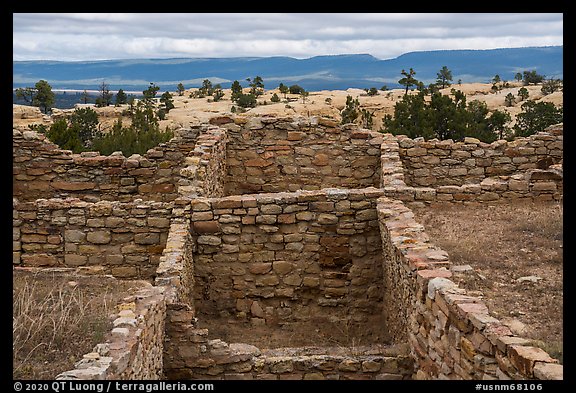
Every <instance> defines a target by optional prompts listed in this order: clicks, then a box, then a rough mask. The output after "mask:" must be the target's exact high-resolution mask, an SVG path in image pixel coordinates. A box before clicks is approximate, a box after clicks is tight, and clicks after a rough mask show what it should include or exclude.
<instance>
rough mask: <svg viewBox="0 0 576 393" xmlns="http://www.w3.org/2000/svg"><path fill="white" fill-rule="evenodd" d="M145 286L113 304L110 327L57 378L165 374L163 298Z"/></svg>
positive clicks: (156, 289) (130, 377) (145, 377)
mask: <svg viewBox="0 0 576 393" xmlns="http://www.w3.org/2000/svg"><path fill="white" fill-rule="evenodd" d="M164 289H165V288H163V287H153V286H151V285H150V284H149V286H148V287H146V288H143V289H141V290H139V291H138V292H137V293H136V294H134V295H132V296H130V297H128V298H125V299H123V302H120V303H119V304H117V305H116V308H117V310H119V311H118V312H117V313H116V314H114V315H113V316H112V318H113V329H112V330H111V331H110V332H109V333H108V334H107V335H106V338H105V340H104V341H103V342H102V343H100V344H97V345H96V346H95V347H94V349H93V351H92V352H89V353H87V354H85V355H84V356H83V358H82V359H81V360H80V361H79V362H77V363H76V364H75V366H76V367H75V368H74V369H72V370H69V371H65V372H62V373H60V374H58V375H57V376H56V378H55V379H56V380H78V379H82V380H158V379H162V378H163V376H164V359H163V348H164V336H165V320H166V299H165V297H164V294H163V291H164Z"/></svg>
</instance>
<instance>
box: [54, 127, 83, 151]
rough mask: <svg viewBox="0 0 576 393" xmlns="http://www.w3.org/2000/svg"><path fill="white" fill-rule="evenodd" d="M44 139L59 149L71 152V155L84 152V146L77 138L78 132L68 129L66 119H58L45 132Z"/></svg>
mask: <svg viewBox="0 0 576 393" xmlns="http://www.w3.org/2000/svg"><path fill="white" fill-rule="evenodd" d="M46 137H47V138H48V139H49V140H50V141H51V142H53V143H55V144H57V145H58V146H59V147H60V148H61V149H64V150H72V152H73V153H80V152H82V151H84V144H83V143H82V141H81V140H80V137H79V136H78V132H77V131H75V130H73V129H72V128H69V127H68V123H67V122H66V119H58V120H56V121H55V122H54V123H52V125H51V126H50V129H49V130H48V131H47V132H46Z"/></svg>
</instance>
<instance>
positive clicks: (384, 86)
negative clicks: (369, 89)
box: [380, 85, 388, 91]
mask: <svg viewBox="0 0 576 393" xmlns="http://www.w3.org/2000/svg"><path fill="white" fill-rule="evenodd" d="M380 90H382V91H386V90H388V86H386V85H382V87H381V88H380Z"/></svg>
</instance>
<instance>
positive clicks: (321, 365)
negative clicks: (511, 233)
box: [13, 117, 563, 380]
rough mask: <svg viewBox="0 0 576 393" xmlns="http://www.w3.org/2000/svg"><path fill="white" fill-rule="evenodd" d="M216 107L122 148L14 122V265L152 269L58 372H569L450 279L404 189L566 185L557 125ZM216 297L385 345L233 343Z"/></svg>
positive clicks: (545, 192) (540, 194) (425, 193)
mask: <svg viewBox="0 0 576 393" xmlns="http://www.w3.org/2000/svg"><path fill="white" fill-rule="evenodd" d="M213 124H218V125H219V126H214V125H212V126H202V127H195V128H192V129H182V130H180V131H178V132H177V136H176V137H175V138H173V139H172V140H171V141H169V142H168V143H165V144H162V145H160V146H158V147H157V148H154V149H151V150H149V151H148V152H147V153H146V155H144V156H143V157H140V156H137V155H135V156H131V157H129V158H125V157H124V156H122V155H121V154H117V153H114V154H112V155H110V156H107V157H104V156H99V155H97V154H95V153H83V154H80V155H76V154H72V153H71V152H69V151H65V150H60V149H58V148H57V147H56V146H55V145H53V144H51V143H48V142H47V141H46V140H45V138H44V137H43V136H42V135H38V134H36V133H35V132H33V131H24V132H21V131H17V130H15V131H14V135H13V137H14V139H13V140H14V144H13V146H14V147H13V154H14V164H13V171H14V174H13V179H14V182H13V196H14V203H13V255H14V256H13V263H14V265H15V266H39V267H54V266H57V267H61V266H64V267H73V268H76V269H79V270H80V271H84V272H91V273H92V274H94V273H96V274H113V275H116V276H118V277H130V278H146V279H149V280H151V281H153V282H154V283H155V286H151V287H149V288H146V289H143V290H142V291H141V292H140V293H139V294H137V295H135V297H133V298H131V299H125V301H124V302H123V303H122V304H121V305H119V306H120V308H119V309H120V310H122V311H120V313H119V314H118V315H116V316H115V318H116V320H115V327H114V330H112V331H111V332H110V334H109V335H108V336H107V338H106V342H105V343H102V344H99V345H98V346H97V347H96V348H95V349H94V351H93V352H92V353H90V354H87V355H86V356H85V358H84V359H83V360H82V361H81V362H79V363H78V364H77V368H76V369H75V370H72V371H70V372H66V373H63V374H61V375H60V376H59V378H64V379H66V378H74V379H78V378H81V379H156V378H169V379H175V378H201V379H211V378H217V379H503V380H506V379H562V378H563V376H562V370H563V368H562V366H561V365H559V364H557V361H556V360H555V359H552V358H551V357H550V356H549V355H548V354H547V353H546V352H544V351H542V350H541V349H539V348H536V347H533V346H531V345H530V344H531V342H530V341H528V340H527V339H524V338H521V337H517V336H514V335H513V334H512V333H511V332H510V331H509V330H508V328H507V327H506V326H504V325H503V324H502V323H501V322H500V321H498V320H497V319H495V318H493V317H492V316H490V314H489V311H488V310H487V308H486V306H485V304H484V303H483V301H482V300H481V299H479V298H476V297H474V296H470V295H469V294H467V293H466V292H465V291H464V290H463V289H461V288H458V286H457V285H456V284H454V282H453V281H451V280H450V278H452V277H453V275H454V274H456V273H455V272H453V271H452V270H451V264H450V261H449V257H448V255H447V253H446V252H444V251H443V250H441V249H439V248H437V247H435V246H434V245H433V244H430V243H429V240H428V237H427V236H426V233H425V232H424V228H423V227H422V225H420V224H418V223H416V222H415V221H414V216H413V214H412V212H411V211H410V210H409V208H408V207H407V205H406V204H408V205H409V204H411V203H419V204H431V203H438V202H441V203H446V202H448V203H452V202H458V203H461V202H467V201H477V202H484V201H496V200H500V201H506V200H508V199H509V198H533V199H538V200H556V201H561V200H562V193H563V185H562V180H563V179H562V178H563V174H562V154H563V148H562V142H563V140H562V125H559V126H556V127H555V128H554V129H548V130H546V132H541V133H538V134H536V135H533V136H531V137H528V138H519V139H517V140H515V141H512V142H505V141H497V142H494V143H492V144H483V143H481V142H479V141H477V140H474V139H471V138H467V139H466V140H465V141H464V142H457V143H454V142H451V141H442V142H440V141H434V140H431V141H422V140H411V139H408V138H405V137H402V136H399V137H394V136H392V135H390V134H380V133H375V132H371V131H368V130H364V129H359V128H357V127H356V126H353V125H346V126H339V125H338V124H337V123H335V122H334V121H333V120H330V119H323V118H315V117H310V118H267V117H263V118H249V119H246V118H242V117H237V118H235V119H231V118H226V117H225V118H222V119H220V120H219V121H218V122H216V123H213ZM335 187H337V188H335ZM367 187H379V188H378V189H374V188H367ZM302 190H309V191H302ZM286 191H290V192H286ZM272 192H273V193H274V194H270V193H272ZM236 194H254V195H236ZM224 195H229V196H228V197H223V196H224ZM39 198H42V199H39ZM43 198H48V199H43ZM304 293H306V294H307V295H306V296H308V298H307V300H306V296H305V295H303V294H304ZM312 295H313V296H312ZM391 299H392V301H391ZM304 300H305V301H304ZM286 305H288V307H286ZM218 307H220V308H218ZM210 310H211V312H213V313H218V312H224V313H228V314H229V315H234V316H236V317H241V318H245V319H246V321H247V322H248V323H252V324H261V323H262V324H268V325H271V326H274V325H275V324H282V323H284V324H286V323H293V322H294V320H295V318H294V317H295V316H299V317H300V316H303V317H305V316H306V315H311V314H310V310H314V312H318V311H320V312H324V313H325V314H326V315H329V314H330V313H339V314H338V317H340V318H351V319H352V320H355V321H357V322H363V323H365V324H367V325H370V326H374V324H377V325H378V326H379V327H380V328H382V329H385V332H386V336H387V339H388V340H389V342H392V343H393V344H394V345H382V344H377V343H374V345H372V346H370V347H369V348H368V347H366V348H356V349H357V351H356V352H354V353H352V352H350V351H349V349H346V348H344V349H342V348H340V349H335V348H294V349H282V350H271V349H263V348H256V347H254V346H252V345H249V344H246V343H230V344H229V343H226V342H223V341H221V340H218V339H208V331H206V329H199V328H198V327H197V323H196V320H197V319H196V318H197V317H199V316H204V315H209V314H210V312H206V311H210ZM306 313H309V314H306ZM120 314H121V315H120ZM134 321H135V322H134Z"/></svg>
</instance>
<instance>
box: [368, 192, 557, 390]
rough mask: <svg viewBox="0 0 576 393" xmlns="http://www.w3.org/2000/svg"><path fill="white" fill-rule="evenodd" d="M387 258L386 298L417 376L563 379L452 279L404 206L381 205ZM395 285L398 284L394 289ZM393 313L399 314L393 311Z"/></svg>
mask: <svg viewBox="0 0 576 393" xmlns="http://www.w3.org/2000/svg"><path fill="white" fill-rule="evenodd" d="M377 210H378V217H379V220H380V231H381V234H382V245H383V248H384V254H385V255H386V258H385V260H386V261H387V263H386V264H385V269H384V270H385V271H384V277H385V285H384V288H385V292H384V296H385V297H386V296H390V295H391V293H390V292H392V294H394V295H395V296H396V300H397V302H396V303H395V304H393V307H395V308H396V309H397V310H398V313H399V314H400V316H401V317H400V318H399V321H401V322H402V323H398V322H397V323H392V324H390V325H389V327H390V328H393V327H396V329H397V330H398V333H397V334H395V335H394V332H392V334H393V335H394V336H395V337H398V339H399V340H400V341H403V339H404V338H405V337H406V336H407V339H408V343H409V346H410V349H411V353H412V357H413V359H414V360H415V361H416V364H415V370H416V373H415V375H414V378H416V379H474V380H493V379H499V380H510V379H515V380H517V379H562V378H563V367H562V366H561V365H559V364H557V363H558V361H557V360H556V359H553V358H551V357H550V356H549V355H548V353H546V352H545V351H544V350H542V349H540V348H538V347H534V346H531V341H530V340H528V339H525V338H521V337H517V336H515V335H513V334H512V332H511V331H510V329H509V328H508V327H507V326H505V325H504V324H503V323H502V322H501V321H499V320H498V319H496V318H494V317H492V316H491V315H490V314H489V311H488V308H487V307H486V304H485V303H484V302H483V301H482V300H481V299H480V298H478V297H476V296H471V295H469V294H467V292H466V290H464V289H461V288H459V287H458V285H457V284H455V283H454V282H453V281H451V280H450V278H451V277H452V276H453V273H452V271H451V270H450V262H449V259H448V254H447V253H446V252H444V251H443V250H440V249H438V248H437V247H435V246H434V245H432V244H430V243H429V239H428V236H427V235H426V233H425V232H424V231H423V227H422V225H421V224H418V223H417V222H416V221H415V220H414V215H413V213H412V212H411V211H410V209H408V208H407V207H406V206H405V205H404V204H403V203H402V202H401V201H397V200H392V199H389V198H386V197H383V198H380V199H379V200H378V208H377ZM395 283H401V284H400V285H399V286H398V285H396V284H395ZM397 315H398V314H397Z"/></svg>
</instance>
